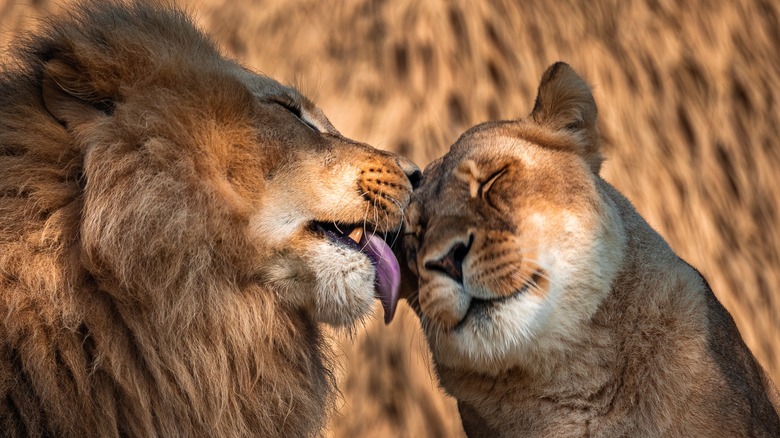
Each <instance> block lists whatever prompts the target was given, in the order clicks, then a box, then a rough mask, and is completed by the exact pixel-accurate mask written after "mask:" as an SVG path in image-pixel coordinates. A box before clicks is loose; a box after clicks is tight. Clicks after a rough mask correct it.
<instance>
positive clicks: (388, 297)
mask: <svg viewBox="0 0 780 438" xmlns="http://www.w3.org/2000/svg"><path fill="white" fill-rule="evenodd" d="M362 240H363V242H360V243H361V246H362V247H363V252H365V253H366V254H367V255H368V256H369V257H370V258H371V261H373V262H374V266H375V267H376V284H375V285H374V287H375V292H376V295H377V297H379V300H380V301H381V302H382V307H383V308H384V310H385V324H389V323H390V321H392V320H393V315H395V308H396V306H397V305H398V285H399V284H400V283H401V268H400V267H399V266H398V260H396V258H395V254H393V250H392V249H390V247H389V246H387V243H385V241H384V240H382V239H381V238H380V237H377V236H375V235H372V234H370V233H366V234H364V235H363V239H362Z"/></svg>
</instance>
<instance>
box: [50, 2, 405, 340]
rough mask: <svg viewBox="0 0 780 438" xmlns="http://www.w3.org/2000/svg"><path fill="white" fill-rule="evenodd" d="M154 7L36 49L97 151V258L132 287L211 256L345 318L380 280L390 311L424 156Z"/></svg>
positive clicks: (336, 319) (91, 256) (60, 99)
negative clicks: (372, 141) (370, 136)
mask: <svg viewBox="0 0 780 438" xmlns="http://www.w3.org/2000/svg"><path fill="white" fill-rule="evenodd" d="M104 13H110V12H104ZM93 19H94V18H93ZM148 19H149V22H148V23H145V24H144V27H145V29H144V30H145V31H146V33H145V34H140V32H127V33H126V34H122V33H120V32H119V31H115V30H113V29H110V28H109V29H103V28H97V27H90V28H88V31H89V32H88V33H87V34H83V35H79V38H80V40H77V41H73V37H72V36H71V35H65V38H62V39H59V38H52V39H51V40H50V41H48V42H47V43H48V45H47V46H45V47H42V48H40V49H38V52H37V53H36V55H37V56H38V57H39V58H40V60H41V61H40V62H41V66H42V72H41V73H42V88H41V93H42V102H43V106H44V108H45V110H46V111H47V112H48V113H50V114H51V116H52V117H53V119H52V122H53V121H54V119H56V121H58V122H59V123H60V124H61V126H62V131H61V133H60V134H61V135H63V136H67V137H68V138H69V143H70V146H71V147H75V148H78V149H79V150H80V151H81V152H82V154H83V167H82V168H81V169H80V174H79V175H78V178H79V179H80V180H81V181H82V182H83V195H82V196H83V199H84V207H83V215H82V221H81V223H82V225H81V228H80V234H81V239H82V240H83V246H84V253H83V254H84V260H85V262H86V263H87V264H88V266H89V268H90V270H91V271H92V272H93V273H94V274H95V275H96V276H97V277H98V278H100V279H102V280H104V281H106V282H107V283H111V285H110V286H109V289H110V290H111V291H112V292H114V293H115V294H117V296H118V297H120V298H124V297H125V296H124V295H125V294H129V295H143V294H144V293H146V292H151V291H155V293H159V291H160V290H164V289H167V290H172V289H170V288H168V287H167V286H168V285H170V284H172V283H174V282H177V281H185V282H187V281H194V277H198V276H200V275H202V274H201V273H199V272H193V271H195V270H198V271H199V270H202V269H206V270H208V269H210V268H211V269H212V271H207V273H206V275H207V276H209V277H211V276H214V275H219V276H220V277H227V278H231V279H232V280H233V281H237V282H241V281H251V282H258V283H260V284H263V285H264V286H266V287H268V288H269V289H270V290H272V291H274V292H275V293H276V294H278V296H279V298H280V299H281V300H282V301H284V302H287V303H288V304H290V305H291V306H295V307H300V308H304V309H306V310H308V311H309V312H310V313H311V315H312V317H313V318H314V319H315V320H317V321H323V322H327V323H330V324H333V325H348V324H350V323H352V322H354V321H355V320H356V319H357V318H359V317H360V316H362V315H364V314H366V313H367V312H368V311H369V309H370V308H371V303H372V297H373V291H374V284H375V283H376V284H377V285H378V286H380V287H378V288H377V290H378V292H379V293H380V295H381V296H382V297H383V298H384V301H385V303H386V313H387V317H388V318H390V317H391V315H392V311H393V303H394V299H393V297H392V294H393V290H392V288H393V287H394V286H392V285H389V284H386V283H392V282H394V281H395V280H393V278H392V277H394V276H396V275H397V268H396V267H395V266H394V263H395V262H394V260H392V259H388V257H387V256H388V254H391V253H390V252H389V251H388V250H387V245H386V244H385V243H384V242H383V240H382V239H381V238H380V237H379V236H384V235H386V234H388V233H391V232H393V231H394V230H395V229H396V228H397V227H398V226H399V224H400V221H401V216H402V211H403V209H404V207H405V206H406V205H407V203H408V201H409V195H410V192H411V188H412V186H411V182H410V180H409V177H410V175H413V174H414V172H415V171H416V169H415V168H414V165H412V164H411V163H409V162H408V161H406V160H404V159H402V158H399V157H397V156H395V155H392V154H390V153H387V152H383V151H379V150H377V149H374V148H372V147H370V146H368V145H365V144H361V143H358V142H355V141H353V140H350V139H348V138H345V137H344V136H342V135H340V134H339V132H338V131H337V130H336V129H335V128H334V127H333V126H332V125H331V124H330V122H329V121H328V119H327V118H326V117H325V116H324V114H323V113H322V112H321V111H320V110H319V109H318V108H317V107H315V106H314V104H313V103H312V102H311V101H309V100H308V99H306V98H305V97H303V96H302V95H301V94H300V93H298V92H297V91H296V90H295V89H293V88H290V87H286V86H282V85H280V84H279V83H277V82H276V81H274V80H273V79H270V78H268V77H266V76H262V75H258V74H255V73H252V72H251V71H249V70H247V69H246V68H244V67H242V66H240V65H239V64H237V63H235V62H233V61H230V60H226V59H225V58H223V57H221V56H219V55H218V54H217V52H216V50H215V49H214V47H213V46H212V44H211V43H210V42H209V41H208V40H207V39H205V38H203V36H202V35H200V34H199V33H198V32H197V31H195V29H193V28H192V27H187V26H185V25H183V24H182V23H174V25H175V26H179V28H176V29H170V28H167V27H166V26H170V25H171V23H170V22H169V21H166V20H164V19H160V18H159V17H158V16H154V15H150V16H149V17H148ZM133 30H135V29H133ZM139 31H140V29H139ZM64 32H67V30H65V31H64ZM53 36H54V37H56V36H57V35H53ZM150 39H164V40H166V41H168V42H169V44H168V45H167V46H166V47H164V48H159V47H155V46H154V44H150V42H149V41H148V40H150ZM58 41H62V42H61V43H60V42H58ZM52 122H50V123H52ZM217 259H218V260H217ZM204 262H205V264H204ZM377 280H379V281H377ZM189 286H191V287H197V285H196V284H191V285H189ZM173 290H176V289H173ZM133 298H137V299H143V298H141V297H139V296H135V297H133ZM171 298H172V299H175V298H176V297H171Z"/></svg>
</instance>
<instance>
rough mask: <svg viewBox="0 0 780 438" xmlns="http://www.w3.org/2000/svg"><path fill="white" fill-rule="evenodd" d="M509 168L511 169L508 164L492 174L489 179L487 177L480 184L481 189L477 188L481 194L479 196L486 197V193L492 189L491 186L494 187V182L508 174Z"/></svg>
mask: <svg viewBox="0 0 780 438" xmlns="http://www.w3.org/2000/svg"><path fill="white" fill-rule="evenodd" d="M507 169H509V166H508V165H506V166H504V167H502V168H501V169H499V170H497V171H495V172H493V173H492V174H490V176H488V177H487V179H485V181H484V182H483V183H482V184H480V186H479V190H477V194H478V195H479V197H481V198H482V199H485V195H486V194H487V192H488V191H489V190H490V188H491V187H493V184H494V183H495V182H496V180H498V179H499V178H501V176H503V175H504V174H506V172H507Z"/></svg>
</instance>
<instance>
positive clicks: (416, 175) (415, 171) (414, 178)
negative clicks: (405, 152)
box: [396, 157, 422, 189]
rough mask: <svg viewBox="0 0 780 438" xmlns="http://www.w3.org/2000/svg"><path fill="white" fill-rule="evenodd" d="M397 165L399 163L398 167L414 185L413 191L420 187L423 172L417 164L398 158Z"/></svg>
mask: <svg viewBox="0 0 780 438" xmlns="http://www.w3.org/2000/svg"><path fill="white" fill-rule="evenodd" d="M396 163H398V167H400V168H401V170H403V171H404V173H405V174H406V177H407V178H408V179H409V182H410V183H411V184H412V189H416V188H417V187H419V186H420V181H421V180H422V172H421V171H420V168H419V167H417V165H416V164H414V163H412V162H411V161H409V160H407V159H406V158H403V157H398V158H397V159H396Z"/></svg>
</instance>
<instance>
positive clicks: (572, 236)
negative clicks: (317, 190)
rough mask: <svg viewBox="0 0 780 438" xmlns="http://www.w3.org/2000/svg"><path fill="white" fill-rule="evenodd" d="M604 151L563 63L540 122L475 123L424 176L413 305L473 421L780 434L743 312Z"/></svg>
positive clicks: (446, 379) (591, 430)
mask: <svg viewBox="0 0 780 438" xmlns="http://www.w3.org/2000/svg"><path fill="white" fill-rule="evenodd" d="M601 162H602V158H601V154H600V150H599V136H598V132H597V129H596V105H595V102H594V100H593V97H592V95H591V93H590V90H589V88H588V86H587V85H586V84H585V82H583V80H582V79H581V78H580V77H579V76H577V74H576V73H575V72H574V71H573V70H572V69H571V68H570V67H569V66H567V65H566V64H563V63H557V64H554V65H553V66H552V67H550V68H549V69H548V70H547V72H546V73H545V74H544V76H543V77H542V80H541V84H540V86H539V90H538V95H537V99H536V104H535V106H534V110H533V112H532V113H531V115H530V116H529V117H528V118H527V119H525V120H518V121H507V122H492V123H485V124H482V125H478V126H476V127H474V128H472V129H470V130H468V131H467V132H466V133H465V134H463V135H462V136H461V137H460V139H459V140H458V141H457V142H456V143H455V144H454V145H453V146H452V149H451V150H450V152H449V153H448V154H447V155H445V156H444V157H443V158H441V159H439V160H437V161H435V162H434V163H432V164H431V165H430V166H429V167H428V168H427V169H426V170H425V173H424V177H423V182H422V184H421V186H420V188H419V190H417V191H416V192H415V194H414V195H413V196H412V203H411V204H410V207H409V210H408V216H407V217H408V221H407V223H406V228H407V233H408V234H406V235H405V237H404V243H405V245H404V246H405V247H406V252H407V254H406V255H407V257H408V261H409V268H410V269H411V270H412V272H413V273H414V274H416V275H417V276H418V281H419V290H418V291H417V292H412V294H411V296H410V297H409V299H410V303H411V304H412V306H413V307H414V308H415V310H417V311H418V314H419V315H420V318H421V321H422V324H423V328H424V330H425V333H426V335H427V339H428V341H429V343H430V346H431V349H432V352H433V357H434V360H435V365H436V370H437V372H438V374H439V377H440V378H441V383H442V385H443V386H444V388H445V389H446V390H447V391H448V392H449V393H450V394H452V395H453V396H455V398H457V400H458V407H459V410H460V413H461V418H462V421H463V425H464V428H465V430H466V432H467V433H468V434H469V435H470V436H491V437H494V436H545V437H547V436H577V437H580V436H603V437H617V436H629V437H646V436H681V437H682V436H686V437H699V436H712V437H714V436H718V437H721V436H722V437H727V436H728V437H734V436H775V437H776V436H780V420H779V419H778V414H777V411H776V410H777V406H778V395H777V391H776V389H775V388H774V387H773V385H772V383H771V382H770V381H769V378H768V377H767V376H766V374H765V373H764V371H763V369H762V368H761V367H760V366H759V364H758V363H757V362H756V360H755V359H754V357H753V355H752V354H751V353H750V351H749V350H748V349H747V347H746V346H745V344H744V343H743V341H742V339H741V338H740V336H739V333H738V331H737V329H736V327H735V325H734V322H733V321H732V319H731V317H730V316H729V314H728V313H727V312H726V310H725V309H724V308H723V307H722V306H721V305H720V303H719V302H718V301H717V299H716V298H715V296H714V295H713V294H712V292H711V291H710V289H709V287H708V285H707V282H706V281H705V280H704V279H703V278H702V276H701V275H700V274H699V273H698V272H697V271H696V270H695V269H694V268H692V267H691V266H690V265H688V264H687V263H685V262H684V261H683V260H681V259H679V258H678V257H677V256H676V255H675V254H674V252H672V250H671V249H670V248H669V246H668V245H667V244H666V243H665V242H664V240H663V239H662V238H661V237H660V236H659V235H658V234H656V233H655V232H654V231H653V230H652V229H651V228H650V226H649V225H648V224H647V223H646V222H645V221H644V220H643V219H642V218H641V217H640V216H639V215H638V214H637V212H636V211H635V210H634V208H633V207H632V206H631V203H630V202H629V201H628V200H627V199H626V198H624V197H623V196H622V195H621V194H620V193H618V192H617V191H616V190H615V189H614V188H613V187H612V186H610V185H609V184H608V183H607V182H605V181H604V180H603V179H601V178H600V177H599V169H600V167H601ZM773 404H774V406H773Z"/></svg>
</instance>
